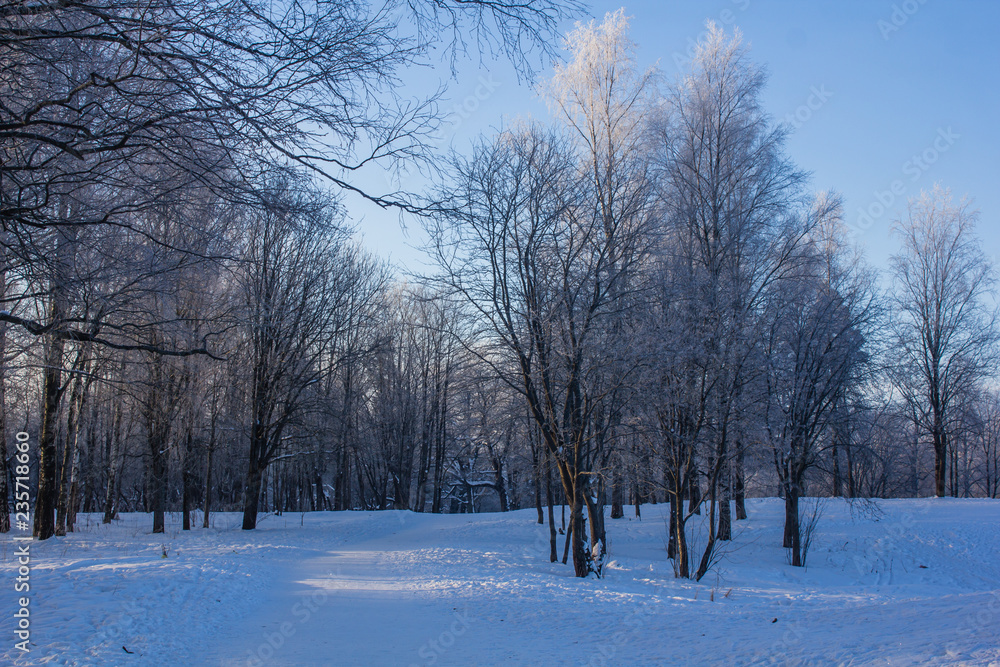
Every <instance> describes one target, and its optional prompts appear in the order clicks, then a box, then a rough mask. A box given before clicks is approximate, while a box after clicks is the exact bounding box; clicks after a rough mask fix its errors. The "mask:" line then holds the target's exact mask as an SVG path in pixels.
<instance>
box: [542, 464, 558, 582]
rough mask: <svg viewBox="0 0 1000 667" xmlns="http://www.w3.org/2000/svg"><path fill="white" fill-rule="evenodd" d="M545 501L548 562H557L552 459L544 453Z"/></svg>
mask: <svg viewBox="0 0 1000 667" xmlns="http://www.w3.org/2000/svg"><path fill="white" fill-rule="evenodd" d="M545 500H546V503H547V504H548V506H549V562H550V563H555V562H556V561H557V560H559V547H558V546H557V544H556V542H557V540H556V520H555V507H554V505H555V502H554V501H555V499H554V498H553V496H552V457H551V456H550V455H549V453H548V452H545Z"/></svg>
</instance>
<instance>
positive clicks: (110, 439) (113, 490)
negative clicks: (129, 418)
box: [102, 391, 122, 523]
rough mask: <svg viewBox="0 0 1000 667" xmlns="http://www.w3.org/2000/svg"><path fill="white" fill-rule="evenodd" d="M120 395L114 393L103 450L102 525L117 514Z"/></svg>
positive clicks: (120, 418) (119, 393)
mask: <svg viewBox="0 0 1000 667" xmlns="http://www.w3.org/2000/svg"><path fill="white" fill-rule="evenodd" d="M121 395H122V392H121V391H118V392H116V396H115V398H116V400H115V407H114V408H112V410H113V414H114V416H113V418H112V420H111V421H112V425H111V428H109V429H108V432H107V434H106V435H105V447H104V449H105V452H106V453H107V465H108V486H107V488H106V489H105V493H104V520H103V521H102V523H111V522H112V521H113V520H114V518H115V514H116V513H117V512H116V509H115V506H116V504H117V501H118V470H119V467H120V465H121V464H120V462H119V459H120V458H122V457H121V456H120V454H119V446H118V442H119V440H120V434H121V422H122V408H121V402H120V399H121Z"/></svg>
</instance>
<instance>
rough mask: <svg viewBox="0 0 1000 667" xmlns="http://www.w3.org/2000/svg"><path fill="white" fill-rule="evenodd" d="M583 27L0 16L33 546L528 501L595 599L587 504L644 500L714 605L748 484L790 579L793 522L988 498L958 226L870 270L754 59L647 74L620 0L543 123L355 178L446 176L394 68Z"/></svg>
mask: <svg viewBox="0 0 1000 667" xmlns="http://www.w3.org/2000/svg"><path fill="white" fill-rule="evenodd" d="M578 9H579V8H578V7H577V6H575V5H573V4H567V3H557V2H543V3H531V4H529V5H524V4H521V3H518V4H506V3H496V2H455V3H450V2H445V3H442V2H428V3H398V5H397V4H393V3H389V4H387V5H385V6H381V7H379V8H373V7H370V6H369V5H367V4H366V3H363V2H356V1H350V0H336V1H334V2H325V3H318V4H316V5H315V6H309V7H306V6H304V5H301V4H299V3H287V4H285V3H272V2H268V3H260V4H259V5H258V4H252V3H245V2H238V3H237V2H224V1H222V0H220V1H219V2H212V3H204V2H190V3H187V2H181V1H177V0H157V1H156V2H152V3H150V2H142V3H113V4H107V5H106V4H103V3H98V2H91V1H90V0H84V1H81V2H70V3H59V4H55V5H54V4H50V3H41V2H27V1H25V2H15V3H8V4H7V5H5V6H4V8H3V9H2V10H0V60H2V62H3V63H4V65H5V68H4V71H5V72H8V73H9V75H5V77H4V79H3V82H2V83H0V85H2V86H3V94H2V96H0V99H2V103H0V144H2V150H3V155H4V159H3V163H2V166H0V179H2V180H0V219H2V222H3V230H2V234H3V237H2V239H0V240H2V249H3V257H2V260H3V261H2V266H0V289H2V295H0V296H2V298H3V302H4V306H3V311H2V312H0V359H2V366H0V368H2V377H0V404H2V406H3V410H2V423H0V433H6V434H10V433H12V432H14V431H15V430H18V431H27V432H29V433H31V434H37V442H38V447H37V457H36V458H35V459H34V461H33V465H32V470H33V474H34V475H36V476H37V487H36V488H37V494H36V497H35V510H36V511H35V526H34V528H35V534H36V536H37V537H39V538H40V539H46V538H48V537H50V536H52V535H62V534H65V533H66V532H68V531H72V530H73V525H74V521H75V517H76V515H77V513H79V512H99V513H103V515H104V521H105V522H111V521H113V520H114V518H115V516H116V515H117V514H118V513H119V512H129V511H142V512H149V513H151V514H152V518H153V531H154V532H162V531H163V530H164V529H165V513H166V512H167V511H180V512H181V513H182V517H183V528H184V529H191V528H192V525H193V523H194V522H196V521H197V520H198V519H200V520H201V521H202V525H203V526H204V527H208V526H210V525H211V524H210V520H211V515H212V513H213V512H216V511H241V512H242V513H243V528H244V529H253V528H254V527H255V526H256V524H257V522H258V520H259V518H260V516H261V513H266V512H275V513H281V512H285V511H312V510H351V509H365V510H379V509H406V510H413V511H420V512H425V511H427V512H477V511H483V510H500V511H507V510H513V509H519V508H522V507H531V506H534V508H535V510H536V512H537V519H538V522H539V523H540V524H543V523H545V522H546V521H547V523H548V526H549V537H550V549H549V552H550V553H549V557H550V559H551V560H552V561H557V560H559V559H560V558H561V560H562V561H563V562H564V563H568V562H569V561H570V559H572V563H573V567H574V571H575V573H576V574H577V576H588V575H589V574H591V573H597V574H598V575H599V574H600V573H601V570H602V567H603V564H604V560H605V558H606V554H607V529H608V528H610V526H607V525H606V523H607V522H606V519H605V516H606V511H605V509H606V508H607V507H608V506H609V505H610V514H608V516H610V517H611V518H612V519H616V518H621V517H622V516H623V515H624V511H625V506H626V505H627V504H631V505H634V512H635V513H636V514H637V515H638V514H639V513H640V512H641V507H642V505H643V504H645V503H656V502H662V503H667V504H668V505H669V517H670V521H669V527H668V530H669V544H668V555H669V557H670V558H671V559H672V560H673V563H674V567H675V572H676V574H677V576H680V577H696V578H701V577H702V576H704V574H705V573H706V572H708V571H709V570H710V569H711V567H712V565H713V564H714V563H715V562H716V561H717V559H718V557H719V556H720V554H721V553H722V552H723V551H724V545H725V543H726V542H728V541H729V540H731V539H732V537H733V529H734V522H738V521H739V520H742V519H745V518H746V507H745V500H746V498H747V497H748V496H753V495H758V496H759V495H779V496H781V497H782V498H784V501H785V507H786V517H785V531H784V537H783V543H784V546H785V547H787V548H788V550H789V560H790V562H791V563H792V564H793V565H802V564H804V562H805V558H806V556H807V551H808V533H809V532H810V514H809V509H808V508H803V507H802V506H801V503H802V499H803V498H804V497H809V496H827V495H829V496H845V497H849V498H859V497H894V496H918V495H926V494H934V495H938V496H943V495H947V494H951V495H955V496H970V495H981V496H988V497H997V496H998V493H1000V490H998V487H1000V467H998V465H1000V450H998V442H1000V394H998V393H997V391H996V388H995V385H994V384H993V383H994V382H995V378H996V374H995V368H996V361H997V359H996V350H997V345H996V343H997V327H996V313H995V309H994V305H993V301H992V296H993V292H992V289H993V285H994V275H993V268H992V264H991V262H990V261H989V260H988V258H987V257H986V256H985V255H984V253H983V252H982V250H981V248H980V247H979V245H978V241H977V239H976V237H975V223H976V221H977V218H978V214H977V212H976V211H975V210H974V209H973V207H972V205H971V204H970V203H969V202H968V201H967V200H965V199H961V200H957V201H956V199H955V198H953V197H952V195H951V194H950V192H949V191H947V190H945V189H943V188H940V187H935V189H934V190H932V191H930V192H925V193H922V194H921V195H920V196H919V197H917V198H915V199H913V200H912V201H911V202H910V205H909V208H908V211H907V213H906V214H905V215H903V216H902V217H901V218H900V219H899V220H898V221H897V222H896V232H897V233H896V238H897V239H898V241H899V242H900V249H899V251H898V253H897V254H896V255H895V256H894V257H893V260H892V263H891V265H890V266H889V271H888V272H887V274H886V275H885V276H883V275H882V274H880V273H879V272H878V271H876V270H874V269H873V268H871V267H869V266H867V265H866V264H865V262H864V259H863V257H862V256H861V254H860V252H859V251H858V250H857V247H856V244H855V243H854V242H853V239H852V238H851V234H850V230H849V228H848V226H847V225H846V224H845V222H844V220H843V210H842V203H841V200H840V198H839V196H838V195H837V194H836V193H819V194H816V193H813V192H810V191H809V189H808V187H809V180H808V174H806V173H805V172H803V171H802V170H801V169H800V168H799V167H798V166H796V165H795V164H794V163H793V162H792V160H791V159H790V158H789V157H788V155H787V154H786V152H785V141H786V138H787V132H788V128H786V127H784V126H782V125H780V124H777V123H775V122H774V121H773V120H772V118H771V117H770V115H769V114H768V113H767V111H766V110H765V109H764V108H763V105H762V92H763V90H764V87H765V85H766V76H765V73H764V71H763V69H762V68H761V67H760V66H758V65H757V64H755V63H754V62H753V61H752V60H751V58H750V54H749V51H748V49H747V48H746V46H745V45H744V44H743V42H742V40H741V37H740V35H739V33H738V32H737V33H735V34H732V35H727V34H725V33H724V31H722V30H720V29H719V28H718V27H716V26H714V25H710V26H709V30H708V31H707V33H706V36H705V37H704V38H703V39H702V40H701V42H700V43H699V44H698V47H697V49H696V51H695V53H694V57H693V59H692V61H691V63H690V66H689V68H688V70H687V71H686V72H684V73H683V74H682V75H681V76H679V77H677V78H676V79H675V80H667V79H666V77H665V76H664V75H663V74H662V73H661V72H658V71H657V70H655V69H652V68H651V69H643V68H642V67H641V66H640V65H639V63H638V62H637V57H636V46H635V44H634V43H633V42H632V41H631V39H630V37H629V33H628V20H627V19H626V17H625V15H624V12H622V11H619V12H617V13H614V14H609V15H608V16H607V17H605V19H604V20H603V21H602V22H600V23H597V22H592V23H590V24H581V25H578V26H577V28H576V29H575V30H573V31H572V32H570V33H569V34H567V35H566V37H565V40H564V47H565V58H564V59H563V60H562V61H561V62H559V63H558V64H556V65H555V67H554V69H553V71H552V73H551V74H550V76H548V77H547V78H546V79H545V80H543V81H542V82H540V83H539V84H538V90H539V92H540V94H541V96H542V97H543V98H544V99H545V100H546V102H547V103H548V105H549V109H550V116H551V118H550V119H549V120H545V121H542V120H537V119H530V118H526V119H517V120H513V121H510V122H509V123H508V124H507V126H506V127H504V128H502V129H501V130H499V131H497V132H496V133H494V134H490V135H483V136H481V137H480V138H479V139H478V140H477V141H476V142H475V143H474V145H473V146H472V148H471V150H469V151H464V152H454V153H453V154H452V155H451V158H450V160H449V161H448V163H447V165H445V166H444V167H443V168H441V169H440V170H439V172H438V176H437V178H436V182H437V185H436V186H435V188H434V189H433V191H431V192H429V193H423V194H415V193H402V192H397V193H388V194H385V193H372V192H368V191H365V190H364V189H362V188H360V187H358V186H356V185H355V184H354V174H357V173H358V172H359V171H360V170H362V169H364V168H365V167H366V166H369V165H373V164H374V165H380V166H384V167H385V168H392V166H393V165H412V164H413V163H414V161H420V160H423V159H426V157H427V156H428V155H429V153H428V152H427V150H426V146H425V145H424V143H425V142H424V140H425V138H426V137H428V136H430V135H431V134H433V131H434V125H435V122H436V121H438V120H439V114H438V113H437V109H436V104H435V103H436V100H435V99H434V98H433V97H432V98H430V99H424V100H419V101H412V100H405V99H402V98H401V97H400V96H399V95H398V94H397V93H396V90H395V88H396V87H397V84H398V77H399V76H400V74H401V73H402V72H405V71H406V68H407V67H409V66H411V65H414V64H417V63H420V62H422V59H424V58H426V56H427V53H429V52H430V51H431V50H432V49H433V48H434V47H436V46H444V47H446V48H445V51H446V52H447V53H448V54H450V57H452V58H457V57H459V56H460V55H461V53H462V51H463V49H464V48H465V46H466V43H467V41H469V42H473V41H475V43H476V44H478V45H486V46H487V47H488V48H492V49H493V50H494V51H495V52H499V53H502V54H504V55H505V56H506V57H508V58H510V59H511V60H513V62H514V63H515V65H516V66H518V67H519V68H521V71H522V72H525V73H526V74H530V72H531V71H532V67H533V65H532V64H531V63H529V62H528V60H527V56H525V55H524V54H525V53H529V52H530V51H531V49H532V48H534V49H540V50H541V51H542V52H545V50H546V49H548V48H550V47H549V44H551V43H552V40H551V38H550V36H551V35H552V34H553V31H554V30H555V29H556V28H557V27H558V26H559V25H560V22H561V21H562V20H563V19H564V18H566V17H568V16H570V15H572V14H573V13H575V12H576V11H577V10H578ZM401 26H405V27H401ZM442 40H443V44H442ZM345 191H351V192H355V193H358V194H360V195H362V196H363V197H365V198H367V199H369V200H371V201H373V202H375V203H377V204H379V205H382V206H385V207H393V208H397V209H402V210H405V211H409V212H410V213H413V214H416V215H417V216H418V217H419V218H420V220H421V221H422V223H423V224H424V226H425V228H426V231H427V238H428V239H429V240H428V244H427V248H426V251H427V254H428V256H429V257H430V258H431V259H432V260H433V262H432V266H433V267H434V268H433V269H431V270H429V271H428V272H427V273H426V275H420V276H413V275H411V276H408V277H406V278H403V277H401V276H399V275H397V273H396V272H394V271H393V270H392V268H391V267H389V266H388V265H387V264H386V263H385V262H383V261H381V260H380V259H378V258H377V257H374V256H372V255H371V254H370V253H369V252H367V251H366V250H364V249H363V247H361V246H360V245H359V244H358V243H357V242H356V241H355V240H354V231H355V229H354V227H353V226H352V223H351V215H350V211H349V210H347V209H346V207H345V205H344V203H343V198H342V197H341V195H342V194H343V193H344V192H345ZM0 446H2V447H3V450H2V451H0V455H2V456H0V459H2V461H3V465H4V470H3V471H2V472H3V474H2V475H0V484H4V485H5V487H4V488H0V495H2V496H3V497H4V498H8V497H9V496H10V495H11V484H10V481H11V479H12V476H13V468H12V466H11V462H12V459H11V457H10V456H9V454H10V452H9V449H8V448H7V445H6V442H5V441H4V443H3V444H2V445H0ZM8 512H9V505H8V503H6V502H5V503H3V504H2V507H0V528H3V529H4V530H7V529H9V521H10V520H9V513H8ZM557 514H558V516H557ZM560 535H563V536H564V540H563V541H562V544H561V545H560V544H559V540H558V537H559V536H560ZM560 546H561V551H562V553H561V554H560Z"/></svg>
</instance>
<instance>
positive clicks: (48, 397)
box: [34, 298, 63, 540]
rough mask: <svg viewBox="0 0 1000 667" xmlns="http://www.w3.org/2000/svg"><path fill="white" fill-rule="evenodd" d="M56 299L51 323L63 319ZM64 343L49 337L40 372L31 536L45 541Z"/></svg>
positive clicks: (50, 530)
mask: <svg viewBox="0 0 1000 667" xmlns="http://www.w3.org/2000/svg"><path fill="white" fill-rule="evenodd" d="M59 301H60V300H59V299H55V298H54V299H53V304H52V309H51V320H52V321H53V322H57V321H60V320H62V317H63V316H62V310H61V306H59V305H57V304H58V303H59ZM62 357H63V341H62V339H61V338H58V337H56V336H49V340H48V342H47V344H46V352H45V369H44V370H43V371H42V419H41V432H40V434H39V437H38V493H37V496H36V500H35V526H34V535H35V537H36V538H38V539H39V540H47V539H49V538H50V537H52V536H53V535H54V534H55V531H56V526H55V512H56V500H57V498H56V494H57V492H58V480H57V479H56V426H57V424H56V422H57V419H58V415H59V402H60V399H61V398H62V392H63V388H62V386H61V384H62V363H63V359H62Z"/></svg>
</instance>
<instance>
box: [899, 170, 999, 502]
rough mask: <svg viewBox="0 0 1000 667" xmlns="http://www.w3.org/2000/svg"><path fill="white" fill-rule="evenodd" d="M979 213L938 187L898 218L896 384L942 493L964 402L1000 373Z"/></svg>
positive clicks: (989, 275)
mask: <svg viewBox="0 0 1000 667" xmlns="http://www.w3.org/2000/svg"><path fill="white" fill-rule="evenodd" d="M978 217H979V215H978V212H977V211H974V210H973V209H972V207H971V204H970V203H969V202H968V201H967V200H965V199H963V200H960V201H959V202H957V203H955V202H954V201H953V199H952V196H951V193H950V191H948V190H945V189H943V188H941V187H940V186H935V187H934V189H933V190H932V191H931V192H921V194H920V196H919V197H916V198H914V199H911V200H910V202H909V204H908V207H907V213H906V215H905V216H904V217H902V218H901V219H900V220H898V221H897V222H896V225H895V233H896V234H897V236H898V237H899V238H900V240H901V242H902V249H901V250H900V252H899V253H898V254H896V255H895V256H893V257H892V259H891V266H892V273H893V278H894V298H895V304H896V309H897V312H898V315H897V317H896V318H895V321H894V323H893V330H894V332H895V337H896V348H897V350H898V354H899V356H898V361H897V370H896V373H895V381H896V385H897V386H898V387H899V389H900V391H901V392H902V394H903V395H904V396H905V398H906V400H907V401H908V402H909V403H910V405H911V406H912V408H913V414H914V418H915V420H916V424H917V425H918V427H919V428H920V429H921V430H922V431H923V433H924V434H926V435H927V436H929V438H930V441H931V444H932V446H933V449H934V492H935V494H936V495H937V496H939V497H941V496H944V495H945V493H946V483H947V467H948V454H949V446H950V445H949V442H950V439H951V438H952V436H953V435H954V433H955V429H956V427H957V421H956V420H957V418H958V415H957V414H956V412H955V408H956V407H957V405H956V403H957V401H958V400H959V399H960V397H961V396H962V394H965V393H971V392H972V390H973V389H974V388H975V387H976V385H977V383H979V382H980V381H982V380H983V379H984V378H986V377H988V376H989V375H991V374H992V373H993V372H994V368H995V366H994V362H995V360H996V344H997V337H998V330H997V314H996V312H995V311H993V310H991V309H990V308H989V307H988V306H987V304H986V303H985V298H986V297H987V296H988V295H989V294H991V292H992V289H993V286H994V283H995V278H994V274H993V267H992V265H991V263H990V261H989V260H988V259H987V258H986V256H985V255H984V254H983V251H982V249H981V247H980V246H979V243H978V241H977V239H976V237H975V225H976V221H977V220H978Z"/></svg>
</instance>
